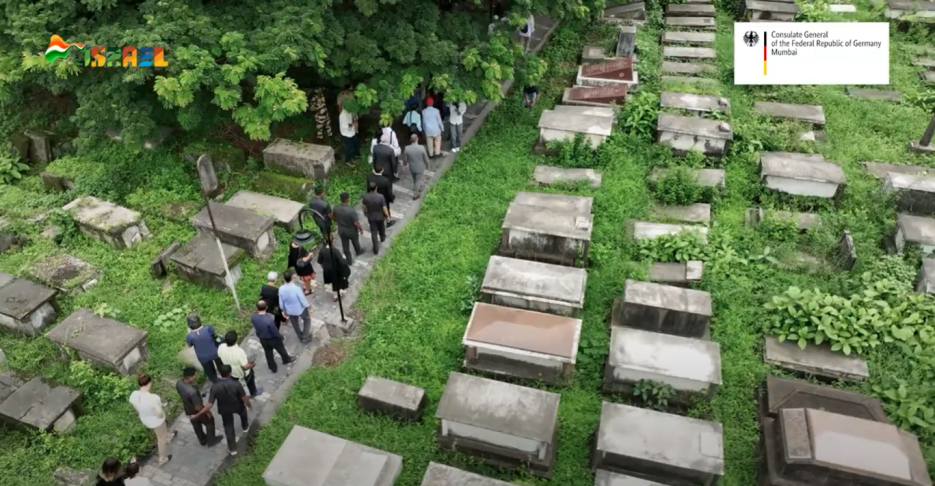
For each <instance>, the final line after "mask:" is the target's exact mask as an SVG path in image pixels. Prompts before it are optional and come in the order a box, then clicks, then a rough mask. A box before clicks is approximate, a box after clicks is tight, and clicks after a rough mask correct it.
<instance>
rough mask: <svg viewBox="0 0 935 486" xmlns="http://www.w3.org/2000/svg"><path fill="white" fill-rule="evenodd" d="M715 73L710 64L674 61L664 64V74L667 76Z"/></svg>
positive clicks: (664, 62)
mask: <svg viewBox="0 0 935 486" xmlns="http://www.w3.org/2000/svg"><path fill="white" fill-rule="evenodd" d="M715 71H716V69H715V67H714V66H712V65H710V64H699V63H691V62H672V61H663V63H662V72H663V73H665V74H679V75H690V76H700V75H703V74H714V72H715Z"/></svg>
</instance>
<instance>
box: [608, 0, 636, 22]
mask: <svg viewBox="0 0 935 486" xmlns="http://www.w3.org/2000/svg"><path fill="white" fill-rule="evenodd" d="M604 18H605V19H608V18H609V19H630V20H646V4H645V3H643V2H631V3H626V4H623V5H614V6H613V7H607V8H605V9H604Z"/></svg>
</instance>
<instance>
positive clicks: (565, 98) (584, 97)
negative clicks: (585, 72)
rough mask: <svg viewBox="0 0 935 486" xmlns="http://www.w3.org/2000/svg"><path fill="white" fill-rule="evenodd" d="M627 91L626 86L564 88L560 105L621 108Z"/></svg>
mask: <svg viewBox="0 0 935 486" xmlns="http://www.w3.org/2000/svg"><path fill="white" fill-rule="evenodd" d="M629 89H630V88H629V87H628V86H627V85H621V86H604V87H601V88H597V87H590V86H573V87H571V88H565V92H564V94H563V95H562V103H564V104H566V105H582V106H600V107H606V106H610V105H612V104H613V105H618V106H621V105H623V104H624V102H626V99H627V93H628V92H629ZM556 108H557V107H556Z"/></svg>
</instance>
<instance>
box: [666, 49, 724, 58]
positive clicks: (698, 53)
mask: <svg viewBox="0 0 935 486" xmlns="http://www.w3.org/2000/svg"><path fill="white" fill-rule="evenodd" d="M662 55H663V57H665V58H666V59H674V60H688V61H693V60H698V59H716V58H717V51H715V50H714V49H711V48H710V47H671V46H667V47H663V48H662Z"/></svg>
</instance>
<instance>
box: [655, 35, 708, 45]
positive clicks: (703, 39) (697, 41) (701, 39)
mask: <svg viewBox="0 0 935 486" xmlns="http://www.w3.org/2000/svg"><path fill="white" fill-rule="evenodd" d="M715 37H716V34H714V33H711V32H677V31H666V32H663V33H662V43H663V44H665V45H689V46H713V45H714V39H715Z"/></svg>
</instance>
